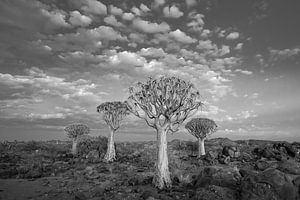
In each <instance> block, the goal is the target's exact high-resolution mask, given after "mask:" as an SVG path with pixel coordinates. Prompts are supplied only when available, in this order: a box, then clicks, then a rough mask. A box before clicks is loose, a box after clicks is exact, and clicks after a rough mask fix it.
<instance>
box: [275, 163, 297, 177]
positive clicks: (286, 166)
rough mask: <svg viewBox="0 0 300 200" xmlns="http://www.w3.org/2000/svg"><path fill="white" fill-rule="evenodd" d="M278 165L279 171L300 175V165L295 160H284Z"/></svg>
mask: <svg viewBox="0 0 300 200" xmlns="http://www.w3.org/2000/svg"><path fill="white" fill-rule="evenodd" d="M278 165H279V166H278V169H279V170H280V171H282V172H284V173H287V174H294V175H300V164H299V163H297V162H295V161H293V160H283V161H281V162H279V163H278Z"/></svg>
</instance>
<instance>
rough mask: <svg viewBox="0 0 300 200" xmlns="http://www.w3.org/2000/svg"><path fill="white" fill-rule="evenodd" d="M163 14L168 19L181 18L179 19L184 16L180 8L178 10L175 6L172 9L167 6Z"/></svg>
mask: <svg viewBox="0 0 300 200" xmlns="http://www.w3.org/2000/svg"><path fill="white" fill-rule="evenodd" d="M163 13H164V16H165V17H167V18H179V17H181V16H183V12H181V11H180V10H179V8H177V7H176V6H175V5H173V6H171V7H169V6H166V7H165V8H164V9H163Z"/></svg>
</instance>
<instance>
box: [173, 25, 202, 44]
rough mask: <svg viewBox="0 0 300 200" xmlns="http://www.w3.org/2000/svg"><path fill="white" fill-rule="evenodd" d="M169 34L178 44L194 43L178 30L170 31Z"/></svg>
mask: <svg viewBox="0 0 300 200" xmlns="http://www.w3.org/2000/svg"><path fill="white" fill-rule="evenodd" d="M169 34H170V36H171V37H172V38H174V39H175V40H177V41H178V42H182V43H187V44H190V43H194V42H196V39H194V38H192V37H190V36H188V35H186V34H185V33H184V32H182V31H181V30H179V29H177V30H175V31H171V32H170V33H169Z"/></svg>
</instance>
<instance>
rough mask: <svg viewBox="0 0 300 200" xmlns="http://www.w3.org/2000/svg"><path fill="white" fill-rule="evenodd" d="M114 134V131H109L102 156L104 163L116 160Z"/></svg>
mask: <svg viewBox="0 0 300 200" xmlns="http://www.w3.org/2000/svg"><path fill="white" fill-rule="evenodd" d="M114 134H115V130H113V129H110V134H109V136H108V141H107V152H106V154H105V156H104V161H106V162H112V161H114V160H115V159H116V150H115V142H114Z"/></svg>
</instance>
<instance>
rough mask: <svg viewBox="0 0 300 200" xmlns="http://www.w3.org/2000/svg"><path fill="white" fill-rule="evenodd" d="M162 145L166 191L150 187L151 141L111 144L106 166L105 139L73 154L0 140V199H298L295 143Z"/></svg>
mask: <svg viewBox="0 0 300 200" xmlns="http://www.w3.org/2000/svg"><path fill="white" fill-rule="evenodd" d="M205 145H206V151H207V154H206V156H203V157H201V158H200V159H198V158H197V156H196V153H197V144H196V143H193V142H188V141H179V140H174V141H171V142H169V144H168V154H169V167H170V171H171V174H172V181H173V183H172V187H171V188H168V189H164V190H158V189H156V188H155V187H153V185H152V179H153V171H154V162H155V159H156V144H155V142H139V143H128V142H127V143H117V144H116V151H117V161H115V162H113V163H104V162H102V158H103V156H104V154H105V148H106V140H105V139H104V138H85V139H83V140H82V141H81V142H80V144H79V154H78V156H76V157H74V156H72V155H71V154H69V149H70V148H71V144H70V143H68V142H60V143H56V142H54V141H52V142H51V141H49V142H34V141H32V142H3V143H0V152H1V156H0V199H3V200H9V199H45V200H46V199H47V200H48V199H60V200H64V199H77V200H85V199H93V200H96V199H99V200H100V199H116V200H118V199H130V200H134V199H148V200H155V199H162V200H164V199H166V200H168V199H170V200H171V199H180V200H184V199H195V200H197V199H199V200H200V199H213V200H222V199H233V200H235V199H241V200H246V199H247V200H248V199H249V200H257V199H258V200H259V199H261V200H263V199H270V200H271V199H272V200H277V199H278V200H281V199H287V200H290V199H291V200H294V199H300V155H299V150H300V143H292V144H290V143H287V142H270V141H256V140H248V141H231V140H229V139H226V138H217V139H211V140H208V141H206V143H205Z"/></svg>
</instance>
